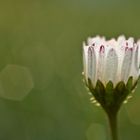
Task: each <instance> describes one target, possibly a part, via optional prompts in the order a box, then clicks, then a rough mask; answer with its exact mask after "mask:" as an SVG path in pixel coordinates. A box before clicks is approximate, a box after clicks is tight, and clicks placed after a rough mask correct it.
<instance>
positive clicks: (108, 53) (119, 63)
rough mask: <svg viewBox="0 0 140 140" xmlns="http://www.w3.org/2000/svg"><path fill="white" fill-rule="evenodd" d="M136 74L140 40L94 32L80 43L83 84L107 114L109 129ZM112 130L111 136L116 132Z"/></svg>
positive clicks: (134, 82) (115, 139)
mask: <svg viewBox="0 0 140 140" xmlns="http://www.w3.org/2000/svg"><path fill="white" fill-rule="evenodd" d="M139 75H140V41H137V42H135V41H134V38H132V37H130V38H128V39H126V38H125V36H119V37H118V38H117V39H114V38H112V39H110V40H106V39H105V37H100V36H96V37H93V38H88V40H87V42H86V43H85V42H84V43H83V76H84V81H85V84H86V86H87V87H88V89H89V91H90V92H91V93H92V95H93V96H94V98H95V101H96V102H98V104H100V105H101V107H102V108H103V109H104V110H105V112H106V113H107V115H108V118H109V121H110V127H111V129H115V131H116V128H115V127H117V126H115V125H117V122H116V121H117V120H116V119H117V113H118V111H119V109H120V107H121V105H122V103H123V102H125V101H126V100H127V99H128V98H129V94H131V93H132V92H134V90H135V88H136V85H137V83H138V79H139ZM115 131H114V130H112V138H113V140H117V132H115Z"/></svg>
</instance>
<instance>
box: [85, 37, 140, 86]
mask: <svg viewBox="0 0 140 140" xmlns="http://www.w3.org/2000/svg"><path fill="white" fill-rule="evenodd" d="M139 46H140V41H138V42H137V43H135V42H134V39H133V38H132V37H131V38H129V39H128V40H126V39H125V37H124V36H119V37H118V39H117V40H115V39H114V38H113V39H111V40H105V38H104V37H99V36H97V37H94V38H88V41H87V45H86V44H85V43H84V45H83V62H84V76H85V79H86V82H88V79H90V80H91V82H92V84H93V86H95V85H96V82H97V80H100V81H101V82H102V83H103V84H104V85H106V84H107V83H108V82H109V81H111V82H112V83H113V84H114V85H116V84H117V83H119V82H120V81H124V83H125V84H126V83H127V81H128V79H129V77H133V82H134V83H135V82H136V81H137V79H138V77H139V74H140V68H139V67H140V47H139Z"/></svg>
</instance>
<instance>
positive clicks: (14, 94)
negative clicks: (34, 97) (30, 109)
mask: <svg viewBox="0 0 140 140" xmlns="http://www.w3.org/2000/svg"><path fill="white" fill-rule="evenodd" d="M33 86H34V84H33V80H32V76H31V74H30V72H29V70H28V68H26V67H23V66H18V65H7V66H6V67H5V68H4V69H3V70H2V71H1V72H0V97H3V98H6V99H11V100H22V99H23V98H24V97H25V96H27V94H28V93H29V92H30V90H31V89H32V88H33Z"/></svg>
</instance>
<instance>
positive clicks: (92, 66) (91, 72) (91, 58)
mask: <svg viewBox="0 0 140 140" xmlns="http://www.w3.org/2000/svg"><path fill="white" fill-rule="evenodd" d="M95 77H96V55H95V51H94V48H93V47H89V48H88V78H89V79H91V81H92V83H93V86H95V84H96V80H95Z"/></svg>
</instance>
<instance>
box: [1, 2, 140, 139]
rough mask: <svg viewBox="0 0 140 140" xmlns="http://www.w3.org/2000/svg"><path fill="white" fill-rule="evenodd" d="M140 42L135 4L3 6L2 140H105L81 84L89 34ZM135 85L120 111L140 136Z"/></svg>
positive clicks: (102, 119)
mask: <svg viewBox="0 0 140 140" xmlns="http://www.w3.org/2000/svg"><path fill="white" fill-rule="evenodd" d="M97 34H99V35H105V36H106V37H107V38H110V37H117V36H118V35H120V34H125V35H126V36H127V37H129V36H134V37H135V38H136V39H138V38H140V1H139V0H117V1H115V0H77V1H76V0H0V140H108V139H109V129H108V123H107V119H106V116H105V114H104V112H103V110H102V109H101V108H100V107H96V106H95V105H93V104H91V103H90V101H89V99H90V96H89V95H88V94H87V91H86V89H85V87H84V84H83V82H82V76H81V72H82V42H83V41H84V40H86V38H87V37H88V36H95V35H97ZM139 92H140V84H139V86H138V88H137V91H136V93H135V95H134V96H133V98H132V99H131V100H130V101H129V103H128V104H126V105H124V106H123V107H122V109H121V112H120V120H119V128H120V137H121V140H132V139H133V140H139V139H140V138H139V137H140V107H139V106H140V94H139Z"/></svg>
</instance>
